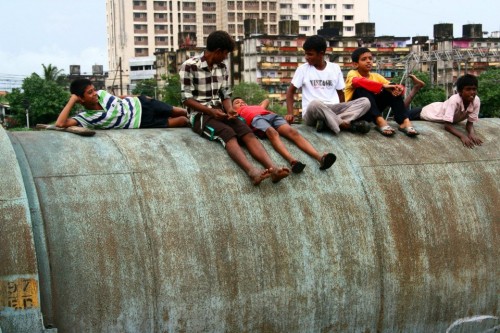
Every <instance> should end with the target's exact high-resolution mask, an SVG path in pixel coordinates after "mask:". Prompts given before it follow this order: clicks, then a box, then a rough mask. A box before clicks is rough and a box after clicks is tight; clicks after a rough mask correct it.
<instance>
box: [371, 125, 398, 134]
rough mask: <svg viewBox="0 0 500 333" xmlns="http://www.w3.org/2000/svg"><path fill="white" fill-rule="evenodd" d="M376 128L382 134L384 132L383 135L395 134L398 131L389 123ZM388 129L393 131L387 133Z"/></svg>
mask: <svg viewBox="0 0 500 333" xmlns="http://www.w3.org/2000/svg"><path fill="white" fill-rule="evenodd" d="M375 129H376V130H377V132H380V134H382V135H383V136H393V135H394V134H395V133H396V131H395V130H394V128H392V127H391V126H389V125H385V126H382V127H378V126H375ZM387 131H391V133H386V132H387Z"/></svg>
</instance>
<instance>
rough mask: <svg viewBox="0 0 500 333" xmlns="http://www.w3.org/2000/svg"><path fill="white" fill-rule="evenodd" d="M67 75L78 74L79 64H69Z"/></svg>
mask: <svg viewBox="0 0 500 333" xmlns="http://www.w3.org/2000/svg"><path fill="white" fill-rule="evenodd" d="M69 75H80V65H70V66H69Z"/></svg>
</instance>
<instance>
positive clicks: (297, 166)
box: [290, 161, 306, 173]
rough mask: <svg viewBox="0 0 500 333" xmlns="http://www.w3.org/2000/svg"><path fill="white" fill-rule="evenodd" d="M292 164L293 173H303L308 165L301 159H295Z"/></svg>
mask: <svg viewBox="0 0 500 333" xmlns="http://www.w3.org/2000/svg"><path fill="white" fill-rule="evenodd" d="M290 164H291V165H292V172H293V173H301V172H302V171H303V170H304V168H305V167H306V165H305V164H304V163H302V162H300V161H293V162H292V163H290Z"/></svg>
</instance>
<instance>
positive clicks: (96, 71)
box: [92, 65, 104, 75]
mask: <svg viewBox="0 0 500 333" xmlns="http://www.w3.org/2000/svg"><path fill="white" fill-rule="evenodd" d="M103 73H104V71H103V69H102V65H92V75H102V74H103Z"/></svg>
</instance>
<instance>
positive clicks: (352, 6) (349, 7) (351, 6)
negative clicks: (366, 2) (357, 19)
mask: <svg viewBox="0 0 500 333" xmlns="http://www.w3.org/2000/svg"><path fill="white" fill-rule="evenodd" d="M353 8H354V5H344V9H353Z"/></svg>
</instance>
